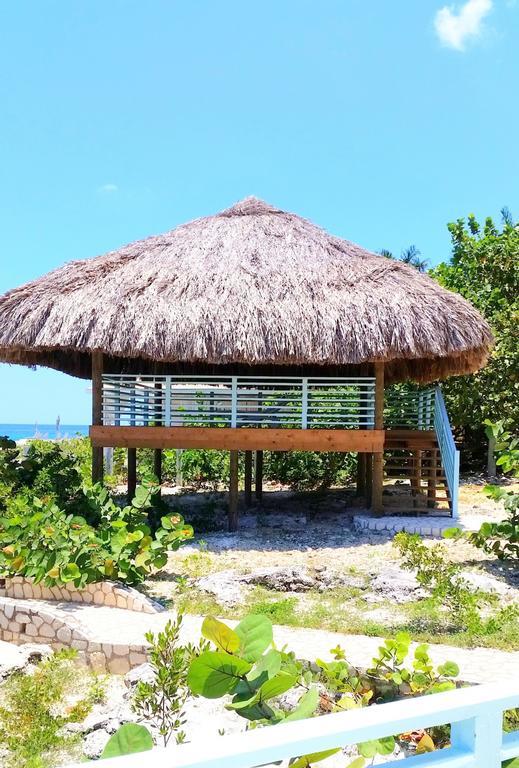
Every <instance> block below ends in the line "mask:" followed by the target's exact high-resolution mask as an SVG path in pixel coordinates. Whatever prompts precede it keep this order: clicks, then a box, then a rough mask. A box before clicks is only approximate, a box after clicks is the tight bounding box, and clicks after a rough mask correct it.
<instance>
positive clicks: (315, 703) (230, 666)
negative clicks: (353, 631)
mask: <svg viewBox="0 0 519 768" xmlns="http://www.w3.org/2000/svg"><path fill="white" fill-rule="evenodd" d="M202 635H203V637H204V638H206V639H207V640H209V641H210V642H211V643H212V644H213V646H214V648H215V650H205V651H203V652H202V653H200V654H199V655H198V656H196V657H195V658H194V659H193V661H192V662H191V664H190V667H189V673H188V677H187V682H188V685H189V687H190V689H191V692H192V693H194V694H195V695H199V696H204V697H206V698H210V699H217V698H223V697H227V696H232V701H231V702H230V703H228V704H227V705H226V708H227V709H230V710H233V711H234V712H236V715H238V716H239V717H243V718H244V719H246V720H248V721H249V722H250V723H251V725H252V727H254V726H258V725H274V724H277V723H286V722H290V721H294V720H300V719H303V718H307V717H312V716H314V715H318V714H321V713H322V712H339V711H348V710H351V709H358V708H360V707H364V706H368V705H369V704H371V703H378V702H380V701H390V700H394V699H398V698H403V697H406V696H415V695H419V694H425V693H436V692H440V691H445V690H449V689H452V688H455V683H454V682H453V678H455V677H456V676H457V675H458V674H459V670H458V667H457V666H456V664H454V663H453V662H446V663H445V664H443V665H440V666H439V667H438V668H437V669H435V668H434V666H433V664H432V663H431V660H430V658H429V654H428V651H427V646H425V645H419V646H418V647H417V648H416V650H415V652H414V655H413V659H412V664H411V665H406V663H405V662H406V660H407V657H408V655H409V650H410V643H411V638H410V637H409V636H408V635H407V634H405V633H400V634H398V635H397V636H396V637H395V639H394V640H386V641H385V642H384V645H383V646H382V647H381V648H380V649H379V655H378V656H377V657H376V658H375V659H373V663H372V667H371V668H370V669H368V670H363V669H358V668H356V667H353V666H352V665H351V664H349V663H348V661H347V660H346V658H345V654H344V651H343V650H342V649H341V648H340V647H337V648H335V649H333V651H332V653H333V654H334V661H332V662H324V661H321V660H319V659H318V660H317V661H316V662H315V663H314V664H311V663H310V662H309V661H301V660H298V659H296V657H295V655H294V654H293V653H290V652H288V651H286V650H285V649H282V650H278V649H277V647H276V646H275V644H274V642H273V628H272V624H271V622H270V621H269V619H268V618H267V617H266V616H258V615H249V616H247V617H246V618H245V619H243V620H242V621H241V622H240V623H239V624H238V625H237V626H236V627H235V628H234V629H231V628H230V627H228V626H227V625H226V624H223V623H222V622H220V621H218V620H217V619H215V618H213V617H212V616H208V617H207V618H206V619H205V621H204V623H203V625H202ZM294 689H295V691H298V692H299V699H298V701H297V704H296V706H295V708H293V709H288V710H287V709H286V707H283V706H282V705H281V702H280V696H282V695H283V694H285V693H287V692H288V691H290V690H294ZM397 739H399V740H401V741H405V742H406V744H407V745H408V744H409V741H412V739H413V735H411V734H406V735H402V736H395V737H393V736H390V737H387V738H383V739H376V740H372V741H369V742H363V743H361V744H358V745H357V747H358V750H359V753H360V755H361V756H363V757H367V758H369V757H374V756H376V755H389V754H391V753H392V752H393V751H394V747H395V743H396V740H397ZM443 740H444V734H443V732H440V743H438V741H437V742H436V744H435V742H434V741H433V738H432V737H431V734H427V733H424V732H422V733H421V734H419V736H418V739H415V742H414V748H415V751H416V752H424V751H432V750H434V749H435V748H436V746H443V745H444V744H443V743H442V741H443ZM339 751H340V750H338V749H335V750H328V751H327V752H326V753H325V752H323V753H320V754H314V755H304V756H299V758H298V759H297V760H295V762H293V763H291V764H292V765H293V766H301V768H302V767H303V766H308V765H310V764H312V765H313V764H314V763H316V762H319V761H320V760H324V759H325V758H326V757H328V756H330V755H331V754H333V753H335V752H339ZM352 765H357V766H360V765H364V761H360V762H359V759H357V760H356V761H355V762H354V763H352Z"/></svg>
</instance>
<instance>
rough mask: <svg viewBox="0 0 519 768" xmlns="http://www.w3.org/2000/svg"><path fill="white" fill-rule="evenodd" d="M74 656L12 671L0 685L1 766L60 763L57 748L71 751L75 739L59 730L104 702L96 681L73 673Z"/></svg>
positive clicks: (39, 767)
mask: <svg viewBox="0 0 519 768" xmlns="http://www.w3.org/2000/svg"><path fill="white" fill-rule="evenodd" d="M74 655H75V652H74V651H61V652H59V653H57V654H55V655H54V656H51V657H50V658H49V659H47V660H45V661H42V662H40V663H39V664H38V665H37V667H36V669H35V670H34V672H31V673H24V672H18V673H15V674H14V675H12V676H11V677H10V678H9V679H8V680H7V681H6V682H5V683H3V684H2V686H0V696H1V701H2V704H1V706H0V747H4V748H5V749H6V750H7V755H6V757H5V761H6V762H5V763H2V765H5V768H52V767H53V766H55V765H58V763H59V762H61V759H60V758H61V753H62V751H63V750H65V749H66V750H67V752H68V753H70V752H71V751H72V752H73V751H74V749H75V747H76V746H77V743H78V737H77V736H71V735H66V734H65V733H64V731H63V727H64V726H65V725H67V723H77V722H81V721H82V720H83V719H84V718H85V717H86V716H87V715H88V713H89V712H90V710H91V709H92V706H93V705H94V704H95V703H97V702H98V701H102V700H103V698H104V686H103V684H102V682H101V681H100V680H99V679H98V678H95V677H93V676H92V675H90V674H89V673H87V672H86V671H80V670H78V668H77V667H76V666H75V664H74V663H73V658H74ZM78 691H79V692H81V693H80V696H79V697H78ZM78 753H79V750H78Z"/></svg>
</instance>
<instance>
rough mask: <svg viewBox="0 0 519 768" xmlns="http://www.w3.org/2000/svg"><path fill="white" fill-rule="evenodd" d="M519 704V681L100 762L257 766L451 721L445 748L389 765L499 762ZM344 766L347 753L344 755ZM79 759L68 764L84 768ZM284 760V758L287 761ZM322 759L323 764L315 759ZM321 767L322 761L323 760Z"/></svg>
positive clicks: (110, 767)
mask: <svg viewBox="0 0 519 768" xmlns="http://www.w3.org/2000/svg"><path fill="white" fill-rule="evenodd" d="M518 706H519V682H515V683H499V684H493V685H486V686H477V687H471V688H461V689H458V690H454V691H448V692H446V693H437V694H433V695H429V696H421V697H419V698H409V699H405V700H403V701H395V702H392V703H390V704H381V705H377V706H371V707H367V708H366V709H356V710H350V711H349V712H341V713H337V714H330V715H324V716H322V717H317V718H313V719H310V720H300V721H298V722H291V723H286V724H282V725H277V726H269V727H267V728H258V729H254V730H251V731H246V732H243V733H238V734H233V735H229V736H223V737H221V736H219V737H216V738H214V737H213V738H207V736H206V735H205V734H204V733H203V732H202V731H201V732H200V735H199V738H197V739H196V741H193V742H191V743H188V744H182V745H179V746H173V747H168V748H166V749H162V748H156V749H154V750H152V751H150V752H147V753H146V752H145V753H140V754H134V755H128V756H126V757H117V758H112V759H108V760H103V761H102V762H100V763H97V762H96V763H95V765H97V766H99V768H101V766H102V768H142V766H145V765H153V768H255V767H256V766H265V765H270V764H272V763H274V762H277V761H281V760H287V759H288V758H292V757H297V756H301V755H307V754H313V753H316V752H321V751H324V750H329V749H333V748H335V747H344V746H348V745H352V744H358V743H360V742H364V741H371V740H372V739H380V738H383V737H386V736H394V735H397V734H401V733H407V732H410V731H416V730H420V729H424V728H431V727H432V726H435V725H444V724H451V746H450V747H447V748H446V749H442V750H438V751H436V752H432V753H429V754H425V755H417V756H414V757H410V758H408V759H406V760H404V762H401V760H400V759H396V760H393V759H390V761H389V762H387V763H384V765H387V766H394V765H397V764H398V766H406V768H407V767H408V768H426V767H427V768H501V764H502V762H503V761H504V760H509V759H511V758H515V757H518V756H519V733H511V734H503V726H502V722H503V712H504V711H506V710H508V709H513V708H516V707H518ZM344 762H345V764H346V765H347V763H348V758H346V757H344ZM85 765H91V766H94V763H81V765H80V766H79V765H77V766H68V768H84V766H85ZM285 765H286V763H285ZM317 765H321V763H317ZM322 765H323V768H325V766H326V761H323V763H322Z"/></svg>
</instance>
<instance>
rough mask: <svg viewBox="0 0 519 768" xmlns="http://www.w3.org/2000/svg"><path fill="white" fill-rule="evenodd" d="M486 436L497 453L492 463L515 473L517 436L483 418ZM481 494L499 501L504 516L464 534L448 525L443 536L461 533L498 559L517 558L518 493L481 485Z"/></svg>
mask: <svg viewBox="0 0 519 768" xmlns="http://www.w3.org/2000/svg"><path fill="white" fill-rule="evenodd" d="M485 424H486V434H487V437H488V438H489V439H490V438H493V439H494V440H495V449H496V453H497V454H498V459H497V462H496V464H497V465H498V466H500V467H502V469H503V471H504V472H505V473H510V474H512V475H515V476H517V475H518V474H519V437H515V436H514V435H512V434H511V433H510V432H508V431H507V430H506V429H505V426H504V422H503V421H498V422H496V423H493V422H491V421H488V420H487V421H485ZM484 490H485V493H486V494H487V496H489V497H490V498H491V499H494V501H496V502H499V501H500V502H502V503H503V507H504V509H505V512H506V518H505V519H504V520H502V521H499V522H490V521H488V522H485V523H482V525H481V527H480V528H479V530H478V531H473V532H472V533H464V532H462V531H461V529H460V528H449V529H448V530H446V531H445V532H444V536H445V537H446V538H461V537H462V536H465V537H466V538H468V540H469V541H470V542H471V543H472V544H474V546H476V547H478V548H479V549H482V550H484V551H485V552H488V554H490V555H495V556H496V557H498V558H499V559H500V560H519V493H517V492H516V491H508V490H505V489H504V488H502V487H501V486H498V485H487V486H485V489H484Z"/></svg>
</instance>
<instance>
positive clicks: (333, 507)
mask: <svg viewBox="0 0 519 768" xmlns="http://www.w3.org/2000/svg"><path fill="white" fill-rule="evenodd" d="M483 485H484V481H483V480H481V479H474V478H472V479H471V482H465V483H464V484H463V485H462V488H461V492H460V507H461V517H462V522H464V523H467V524H468V525H472V527H478V526H479V524H480V522H482V521H483V520H485V519H486V520H488V519H499V518H500V517H501V516H502V514H503V512H502V510H501V509H500V508H499V506H498V505H496V504H495V502H493V501H492V500H490V499H488V498H487V497H486V496H485V495H484V493H483ZM209 496H210V499H209V501H208V500H207V498H206V497H205V495H204V494H198V495H196V496H191V495H187V496H184V497H182V498H181V499H179V500H178V502H179V505H180V506H181V508H183V511H184V513H185V514H186V516H187V517H191V519H193V518H195V519H194V523H195V530H196V531H199V528H198V527H197V524H196V518H197V517H198V519H199V521H200V519H201V520H202V522H203V523H204V522H205V524H206V527H220V521H222V520H223V521H224V519H225V518H224V510H223V509H221V508H220V507H219V506H218V505H219V504H220V501H219V496H218V494H209ZM347 500H348V497H347V494H346V496H345V493H344V492H341V491H337V492H334V491H332V492H330V493H329V494H326V495H324V496H323V495H320V494H317V495H315V494H296V493H291V492H289V491H271V492H267V493H266V494H265V499H264V503H263V505H262V506H261V507H256V508H255V509H252V510H250V511H249V512H248V513H247V514H245V515H243V516H242V517H241V521H240V522H241V525H240V530H239V531H238V532H237V533H234V534H229V533H226V532H224V531H220V530H217V531H208V532H205V533H198V535H197V537H196V541H195V542H194V543H192V544H188V545H186V546H184V547H183V548H182V549H181V550H179V551H178V552H176V553H173V554H172V555H171V557H170V559H169V561H168V565H167V566H166V567H165V568H164V569H163V570H162V571H161V572H160V573H159V574H157V575H156V576H155V577H154V578H153V579H150V580H149V581H148V583H147V584H146V585H145V588H146V589H147V590H148V592H149V593H150V594H151V595H152V596H154V597H158V598H160V599H162V600H165V601H166V602H167V603H169V605H172V606H177V607H178V606H181V607H182V608H184V609H185V610H186V611H187V612H188V613H209V612H212V613H219V614H220V615H224V616H227V617H229V618H234V617H239V616H241V615H243V613H244V612H246V611H247V610H254V611H258V610H259V611H260V612H265V613H267V614H268V615H270V616H271V618H272V620H273V621H274V623H278V624H292V625H297V626H302V627H305V626H308V627H323V628H326V629H331V630H334V631H341V632H347V631H350V632H353V633H359V634H378V635H384V634H387V633H391V632H392V631H394V630H395V629H398V628H402V627H405V628H407V629H410V630H411V631H416V628H417V627H418V628H419V627H420V625H423V626H424V628H425V630H427V627H426V626H425V625H426V624H427V621H426V619H427V617H425V618H424V617H423V616H421V615H420V612H421V606H424V605H425V603H424V598H426V597H427V594H426V593H425V592H424V591H423V590H422V589H420V586H419V584H418V582H417V581H416V578H415V576H414V574H412V573H409V572H408V571H405V570H403V569H402V568H401V566H400V561H401V558H400V555H399V553H398V551H397V549H396V548H395V546H394V545H393V535H392V534H388V533H364V532H362V533H361V532H359V531H357V530H355V529H354V527H353V522H352V521H353V514H354V513H355V512H357V511H358V510H357V509H356V508H355V507H351V506H349V505H346V501H347ZM350 501H351V497H350ZM208 505H212V506H210V507H208ZM211 515H212V517H211ZM208 523H212V525H207V524H208ZM426 543H427V544H428V546H434V545H436V544H437V543H438V542H437V541H435V540H433V539H429V540H428V541H427V542H426ZM441 546H442V548H443V549H444V553H445V558H446V560H447V561H452V562H456V563H459V564H460V566H461V568H462V575H463V578H465V579H466V580H467V581H468V582H469V583H470V584H472V585H473V586H474V588H475V589H476V588H477V589H479V590H482V591H484V592H486V593H489V594H491V595H494V596H495V601H494V603H495V605H496V606H498V607H504V606H506V605H509V604H514V603H519V572H518V571H517V569H516V568H514V567H513V566H511V565H506V564H504V563H502V562H500V561H499V560H497V559H496V558H495V557H493V556H489V555H487V554H485V553H484V552H482V551H481V550H479V549H476V548H475V547H474V546H472V545H471V544H470V543H469V542H468V541H466V540H459V541H454V540H444V541H442V543H441ZM424 622H425V624H424ZM439 629H440V630H441V627H440V628H439ZM439 629H438V627H436V629H434V631H432V630H431V632H429V630H427V631H426V636H425V637H424V638H423V639H426V640H432V641H437V642H448V639H447V638H446V637H445V636H444V635H443V633H442V631H439ZM431 633H432V634H431ZM435 633H436V634H435ZM494 641H495V642H496V643H497V645H498V647H499V642H500V641H499V638H494V639H493V640H492V641H490V640H489V641H488V642H489V643H490V644H492V642H494ZM463 642H464V639H463V638H458V639H457V640H456V643H457V644H463ZM467 642H468V641H467ZM485 642H486V641H485ZM508 642H509V641H508V639H506V640H505V639H504V638H503V644H502V646H501V647H516V646H519V637H518V638H516V641H515V646H514V645H513V644H512V646H509V645H507V643H508Z"/></svg>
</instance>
